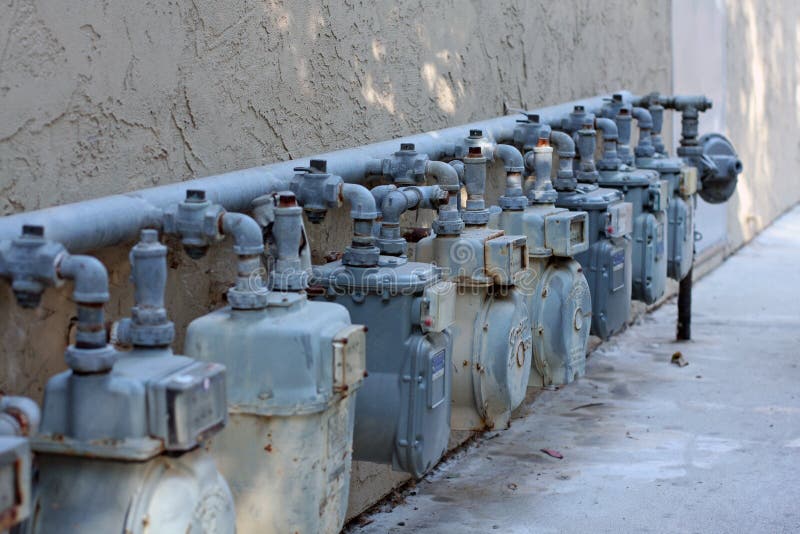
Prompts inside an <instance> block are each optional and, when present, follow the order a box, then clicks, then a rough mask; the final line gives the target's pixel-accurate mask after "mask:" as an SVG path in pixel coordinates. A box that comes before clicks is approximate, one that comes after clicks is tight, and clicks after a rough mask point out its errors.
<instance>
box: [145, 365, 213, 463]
mask: <svg viewBox="0 0 800 534" xmlns="http://www.w3.org/2000/svg"><path fill="white" fill-rule="evenodd" d="M148 390H149V391H148V393H149V395H150V397H151V399H152V400H153V401H154V402H153V405H154V407H156V411H155V412H153V411H152V410H151V414H150V415H151V421H150V427H151V429H153V434H154V435H155V436H156V437H159V438H161V439H163V440H164V445H165V447H166V449H167V450H176V451H183V450H188V449H191V448H193V447H195V446H196V445H197V444H198V443H199V442H200V441H201V440H202V439H203V437H204V436H206V435H208V434H210V433H212V432H214V431H217V430H219V429H220V428H222V427H223V426H224V425H225V422H226V421H227V418H228V407H227V401H226V393H225V366H224V365H221V364H218V363H207V362H194V363H192V364H190V365H188V366H186V367H184V368H183V369H180V370H178V371H176V372H174V373H171V374H169V375H167V376H166V377H164V378H162V379H160V380H158V381H156V382H153V383H151V384H149V385H148Z"/></svg>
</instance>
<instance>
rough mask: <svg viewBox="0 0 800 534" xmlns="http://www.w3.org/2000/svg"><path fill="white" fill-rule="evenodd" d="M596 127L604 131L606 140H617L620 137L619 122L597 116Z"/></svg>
mask: <svg viewBox="0 0 800 534" xmlns="http://www.w3.org/2000/svg"><path fill="white" fill-rule="evenodd" d="M594 127H595V128H596V129H598V130H601V131H602V132H603V140H604V141H616V140H617V139H619V129H618V128H617V123H615V122H614V121H613V120H611V119H608V118H605V117H597V118H595V120H594Z"/></svg>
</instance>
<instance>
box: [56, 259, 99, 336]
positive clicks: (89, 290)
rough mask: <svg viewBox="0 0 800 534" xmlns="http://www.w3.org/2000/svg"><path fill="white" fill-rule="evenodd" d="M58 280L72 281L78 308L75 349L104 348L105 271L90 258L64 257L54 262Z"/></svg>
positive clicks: (74, 298)
mask: <svg viewBox="0 0 800 534" xmlns="http://www.w3.org/2000/svg"><path fill="white" fill-rule="evenodd" d="M56 270H57V272H58V275H59V276H60V277H61V278H66V279H68V280H72V281H73V282H74V289H73V292H72V298H73V300H75V303H76V304H77V306H78V324H77V326H76V333H75V347H76V348H78V349H97V348H102V347H105V346H106V342H107V338H106V331H105V318H104V316H103V304H105V303H106V302H108V299H109V294H108V271H107V270H106V267H105V265H103V263H102V262H101V261H100V260H98V259H97V258H94V257H92V256H81V255H70V254H65V255H64V256H62V257H61V258H60V259H59V260H58V263H57V266H56Z"/></svg>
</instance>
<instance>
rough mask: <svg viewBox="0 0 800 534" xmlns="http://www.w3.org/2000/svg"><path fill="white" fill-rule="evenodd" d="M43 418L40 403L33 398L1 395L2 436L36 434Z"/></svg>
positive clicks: (0, 422)
mask: <svg viewBox="0 0 800 534" xmlns="http://www.w3.org/2000/svg"><path fill="white" fill-rule="evenodd" d="M41 420H42V412H41V410H39V405H38V404H36V403H35V402H34V401H32V400H31V399H29V398H27V397H15V396H11V395H0V436H34V435H36V433H37V432H38V431H39V423H40V422H41Z"/></svg>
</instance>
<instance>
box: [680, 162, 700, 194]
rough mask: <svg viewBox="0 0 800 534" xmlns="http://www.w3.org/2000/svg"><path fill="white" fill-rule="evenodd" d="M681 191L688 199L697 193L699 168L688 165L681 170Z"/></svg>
mask: <svg viewBox="0 0 800 534" xmlns="http://www.w3.org/2000/svg"><path fill="white" fill-rule="evenodd" d="M679 190H680V193H681V196H682V197H684V198H688V197H690V196H692V195H694V194H695V193H697V167H691V166H688V165H687V166H685V167H682V168H681V181H680V185H679Z"/></svg>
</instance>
